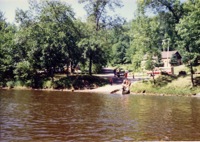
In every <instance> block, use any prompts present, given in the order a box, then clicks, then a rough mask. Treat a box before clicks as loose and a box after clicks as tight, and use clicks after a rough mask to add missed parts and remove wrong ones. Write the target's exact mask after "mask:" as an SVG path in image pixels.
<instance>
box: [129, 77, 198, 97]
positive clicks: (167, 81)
mask: <svg viewBox="0 0 200 142" xmlns="http://www.w3.org/2000/svg"><path fill="white" fill-rule="evenodd" d="M196 79H197V80H198V81H199V80H200V78H199V77H196ZM131 92H135V93H147V94H158V95H178V96H191V95H194V94H197V93H200V86H199V84H198V85H197V86H196V87H191V80H190V76H189V75H187V76H181V77H177V76H166V75H161V76H159V77H157V78H156V84H153V81H152V80H149V81H140V82H137V83H135V84H133V85H132V88H131Z"/></svg>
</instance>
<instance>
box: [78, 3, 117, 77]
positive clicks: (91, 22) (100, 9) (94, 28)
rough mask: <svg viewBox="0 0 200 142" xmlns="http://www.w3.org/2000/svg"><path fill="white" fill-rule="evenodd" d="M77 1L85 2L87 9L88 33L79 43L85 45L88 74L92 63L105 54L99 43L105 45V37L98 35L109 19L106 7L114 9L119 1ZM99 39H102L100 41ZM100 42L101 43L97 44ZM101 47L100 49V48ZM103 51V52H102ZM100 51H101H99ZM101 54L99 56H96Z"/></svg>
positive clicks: (90, 71) (90, 72) (101, 58)
mask: <svg viewBox="0 0 200 142" xmlns="http://www.w3.org/2000/svg"><path fill="white" fill-rule="evenodd" d="M79 3H85V7H84V8H85V10H86V11H87V14H88V18H87V23H88V27H89V29H90V30H89V31H90V34H89V35H87V36H86V37H85V39H83V41H82V42H81V43H80V45H81V44H82V46H87V48H86V52H85V53H86V54H85V55H86V57H87V58H88V59H89V74H90V75H91V74H92V64H93V63H95V62H96V61H97V60H100V61H101V60H103V57H105V56H102V55H105V54H104V53H105V50H104V48H102V47H101V45H106V44H107V43H106V42H107V41H106V37H105V38H103V37H100V36H101V35H102V34H101V33H102V31H104V32H105V30H104V29H105V28H106V27H107V25H108V23H110V22H108V21H109V17H108V16H107V9H108V8H109V9H111V10H114V8H115V7H120V6H121V1H119V0H117V1H116V0H110V1H105V0H96V1H93V0H79ZM99 39H102V40H101V41H100V40H99ZM99 43H101V44H99ZM101 48H102V49H101ZM102 51H103V52H102ZM101 52H102V53H101ZM97 55H101V56H97ZM94 56H96V57H94Z"/></svg>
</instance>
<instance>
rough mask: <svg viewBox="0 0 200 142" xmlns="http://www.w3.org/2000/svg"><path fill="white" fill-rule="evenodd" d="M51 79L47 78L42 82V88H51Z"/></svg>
mask: <svg viewBox="0 0 200 142" xmlns="http://www.w3.org/2000/svg"><path fill="white" fill-rule="evenodd" d="M52 84H53V83H52V81H51V80H47V81H44V82H43V85H42V88H51V87H52Z"/></svg>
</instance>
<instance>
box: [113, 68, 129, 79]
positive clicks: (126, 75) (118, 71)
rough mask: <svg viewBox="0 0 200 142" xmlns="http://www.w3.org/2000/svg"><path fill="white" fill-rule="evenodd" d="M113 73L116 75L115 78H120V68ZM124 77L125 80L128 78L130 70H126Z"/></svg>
mask: <svg viewBox="0 0 200 142" xmlns="http://www.w3.org/2000/svg"><path fill="white" fill-rule="evenodd" d="M113 73H114V77H115V76H117V77H120V74H121V73H120V69H119V68H115V69H114V70H113ZM124 77H125V78H127V77H128V70H126V71H125V72H124Z"/></svg>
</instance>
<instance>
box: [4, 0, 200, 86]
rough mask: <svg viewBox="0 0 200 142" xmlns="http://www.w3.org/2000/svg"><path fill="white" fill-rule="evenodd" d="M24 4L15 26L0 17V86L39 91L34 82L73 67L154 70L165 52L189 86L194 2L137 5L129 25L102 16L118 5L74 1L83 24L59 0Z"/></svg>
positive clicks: (195, 45)
mask: <svg viewBox="0 0 200 142" xmlns="http://www.w3.org/2000/svg"><path fill="white" fill-rule="evenodd" d="M29 2H30V8H29V9H28V10H27V11H23V10H21V9H17V10H16V22H17V25H14V24H10V23H7V22H6V20H5V17H4V15H3V13H2V12H0V86H6V85H7V84H12V83H11V82H20V84H21V85H26V86H31V87H38V86H40V85H39V82H38V80H39V79H38V78H42V77H44V76H46V77H49V78H51V81H52V82H54V74H55V72H56V71H57V70H59V71H65V73H66V74H67V75H68V73H69V72H70V71H71V69H73V68H76V67H77V66H78V67H80V69H81V70H82V71H84V72H87V73H89V74H90V75H91V74H92V73H96V72H98V71H99V70H101V67H103V66H106V65H112V66H119V65H121V64H132V70H134V71H138V70H140V71H141V70H144V69H148V70H153V67H155V66H156V65H159V64H162V63H161V60H160V59H161V54H160V53H161V51H162V50H166V48H169V50H178V51H179V52H180V53H181V55H182V57H183V61H184V63H185V64H187V65H189V66H190V70H191V81H192V82H193V76H192V75H193V66H195V65H198V62H199V60H200V38H199V35H200V20H199V19H200V18H199V15H200V1H198V0H197V1H195V0H187V1H185V2H181V1H180V0H145V1H137V5H138V10H137V13H136V16H135V19H133V20H132V21H129V22H126V21H125V20H124V19H123V18H121V17H118V16H114V17H111V16H108V15H107V11H108V10H112V11H114V10H115V8H121V7H122V4H123V3H122V2H123V1H120V0H117V1H116V0H109V1H104V0H97V1H93V0H79V3H80V4H84V5H85V10H86V12H87V19H86V21H85V22H83V21H81V20H79V19H76V18H75V17H74V16H75V13H74V11H73V9H72V8H71V7H70V6H69V5H68V4H67V3H64V2H62V1H60V0H42V1H40V2H39V3H38V2H37V1H34V0H30V1H29ZM149 11H151V12H152V14H150V15H149V14H148V12H149ZM145 56H146V57H148V58H146V60H147V62H146V68H143V67H142V65H141V63H142V61H143V60H144V57H145ZM155 56H156V57H158V58H157V60H156V62H152V60H153V58H154V57H155ZM171 62H173V63H174V64H175V62H176V61H175V60H174V58H173V59H172V61H171ZM65 67H66V68H65ZM64 68H65V69H64ZM44 74H45V75H44ZM8 82H9V83H8Z"/></svg>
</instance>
